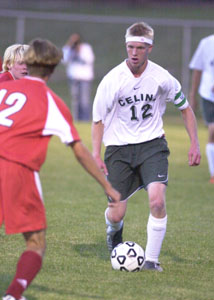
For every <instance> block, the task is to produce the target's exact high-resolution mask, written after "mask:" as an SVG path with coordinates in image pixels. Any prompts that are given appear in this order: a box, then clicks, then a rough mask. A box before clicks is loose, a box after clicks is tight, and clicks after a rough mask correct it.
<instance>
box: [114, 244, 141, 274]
mask: <svg viewBox="0 0 214 300" xmlns="http://www.w3.org/2000/svg"><path fill="white" fill-rule="evenodd" d="M144 260H145V252H144V249H143V248H142V247H141V246H140V245H138V244H137V243H135V242H130V241H126V242H124V243H121V244H119V245H117V246H116V247H115V248H114V249H113V250H112V252H111V265H112V268H113V269H114V270H120V271H126V272H138V271H140V270H141V269H142V268H143V263H144Z"/></svg>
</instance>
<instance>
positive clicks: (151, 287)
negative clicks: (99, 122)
mask: <svg viewBox="0 0 214 300" xmlns="http://www.w3.org/2000/svg"><path fill="white" fill-rule="evenodd" d="M76 126H77V128H78V130H79V132H80V135H81V136H82V139H83V141H84V143H85V144H86V145H87V146H88V147H89V148H90V149H91V137H90V135H91V128H90V124H87V123H77V124H76ZM165 131H166V134H167V139H168V143H169V147H170V149H171V155H170V158H169V161H170V167H169V171H170V178H169V186H168V188H167V211H168V229H167V234H166V237H165V240H164V243H163V247H162V251H161V255H160V261H161V263H162V266H163V268H164V272H163V273H158V274H157V273H153V272H145V271H142V272H139V273H126V272H120V271H113V270H112V268H111V264H110V259H109V253H108V251H107V248H106V244H105V224H104V210H105V208H106V198H105V195H104V193H103V191H102V189H101V188H100V186H99V185H98V184H97V183H96V182H95V181H94V180H93V179H92V178H91V177H90V176H89V175H88V174H87V173H85V172H84V171H83V169H82V168H81V167H80V166H79V165H78V163H77V162H76V160H75V159H74V155H73V153H72V152H71V150H70V148H67V147H65V146H64V145H62V144H61V142H60V141H59V140H58V138H53V139H52V141H51V143H50V147H49V151H48V156H47V160H46V163H45V165H44V166H43V168H42V170H41V180H42V185H43V192H44V198H45V205H46V208H47V218H48V225H49V226H48V230H47V243H48V247H47V252H46V256H45V260H44V264H43V268H42V270H41V272H40V273H39V274H38V276H37V278H36V279H35V280H34V281H33V283H32V285H31V286H30V288H29V289H28V290H27V291H26V292H25V295H26V297H27V298H28V300H36V299H41V300H56V299H57V300H65V299H66V300H85V299H94V300H97V299H100V300H101V299H103V300H129V299H130V300H133V299H136V300H181V299H182V300H213V295H214V288H213V283H212V279H213V277H214V254H213V249H214V240H213V231H214V225H213V218H214V211H213V200H214V186H213V185H210V184H208V180H209V174H208V168H207V162H206V156H205V153H204V149H205V144H206V138H207V129H206V128H205V127H204V125H203V123H202V122H201V121H199V139H200V142H201V151H202V162H201V165H200V166H199V167H189V166H188V164H187V151H188V146H189V140H188V137H187V134H186V132H185V129H184V127H183V125H182V124H181V120H180V118H179V117H177V118H174V117H173V118H171V117H166V118H165ZM148 214H149V210H148V201H147V195H146V193H145V192H144V191H140V192H138V193H136V194H135V195H134V196H133V197H132V198H131V199H130V201H129V204H128V211H127V215H126V217H125V227H124V239H125V240H133V241H136V242H137V243H139V244H140V245H141V246H143V247H145V245H146V224H147V219H148ZM0 245H1V247H0V292H1V294H2V293H3V292H4V290H5V289H6V287H7V285H8V284H9V282H10V280H11V279H12V277H13V274H14V269H15V264H16V262H17V259H18V257H19V255H20V253H21V252H22V251H23V249H24V242H23V238H22V236H20V235H16V236H6V235H5V234H4V231H3V228H1V229H0Z"/></svg>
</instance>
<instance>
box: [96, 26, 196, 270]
mask: <svg viewBox="0 0 214 300" xmlns="http://www.w3.org/2000/svg"><path fill="white" fill-rule="evenodd" d="M153 40H154V30H153V29H152V28H151V27H150V26H149V25H148V24H146V23H144V22H140V23H135V24H133V25H132V26H130V27H129V28H128V29H127V31H126V35H125V42H126V50H127V54H128V58H127V59H125V60H124V61H123V62H122V63H121V64H119V65H118V66H116V67H115V68H113V69H112V70H111V71H110V72H109V73H108V74H107V75H106V76H105V77H104V78H103V80H102V81H101V83H100V84H99V86H98V89H97V93H96V96H95V100H94V104H93V123H92V144H93V156H94V158H95V160H96V161H97V164H98V166H100V168H101V169H102V170H103V172H104V173H105V174H106V175H107V178H108V180H109V181H110V182H111V184H112V185H113V186H114V188H116V189H117V190H118V191H119V192H120V193H121V195H122V196H121V201H120V205H119V206H117V208H113V209H112V208H107V209H106V211H105V220H106V225H107V229H106V233H107V246H108V249H109V251H110V252H111V251H112V249H113V248H114V247H115V246H117V245H118V244H119V243H121V242H122V241H123V238H122V232H123V225H124V222H123V218H124V216H125V213H126V208H127V202H128V199H129V198H130V197H131V196H132V195H133V194H134V193H135V192H136V191H137V190H139V189H141V188H144V189H145V190H146V191H147V194H148V198H149V207H150V215H149V218H148V224H147V245H146V249H145V255H146V262H145V264H144V269H146V270H154V271H159V272H161V271H162V270H163V269H162V267H161V266H160V263H159V254H160V251H161V247H162V242H163V240H164V237H165V232H166V227H167V214H166V204H165V194H166V186H167V183H168V155H169V149H168V146H167V141H166V138H165V133H164V129H163V120H162V115H163V114H164V112H165V109H166V104H167V102H172V103H174V105H175V106H176V107H177V108H178V109H179V110H180V111H181V114H182V117H183V120H184V124H185V127H186V129H187V132H188V134H189V138H190V148H189V152H188V160H189V165H190V166H197V165H199V164H200V159H201V155H200V149H199V142H198V136H197V124H196V119H195V115H194V113H193V111H192V109H191V107H190V105H189V103H188V101H187V99H186V98H185V96H184V94H183V93H182V90H181V85H180V83H179V82H178V80H177V79H175V78H174V77H173V76H172V75H171V74H169V72H168V71H167V70H165V69H163V68H162V67H161V66H159V65H157V64H155V63H154V62H152V61H150V60H149V59H148V56H149V54H150V53H151V51H152V47H153ZM102 141H103V143H104V145H105V147H106V151H105V159H104V161H103V160H102V158H101V145H102ZM108 201H109V202H111V199H108Z"/></svg>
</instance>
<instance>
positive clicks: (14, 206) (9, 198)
mask: <svg viewBox="0 0 214 300" xmlns="http://www.w3.org/2000/svg"><path fill="white" fill-rule="evenodd" d="M3 223H4V224H5V231H6V233H7V234H14V233H24V232H29V231H37V230H41V229H45V228H46V226H47V225H46V215H45V207H44V203H43V200H42V190H41V185H40V179H39V175H38V173H37V172H35V171H32V170H30V169H28V168H26V167H24V166H22V165H20V164H17V163H14V162H11V161H8V160H5V159H3V158H1V157H0V227H1V226H2V224H3Z"/></svg>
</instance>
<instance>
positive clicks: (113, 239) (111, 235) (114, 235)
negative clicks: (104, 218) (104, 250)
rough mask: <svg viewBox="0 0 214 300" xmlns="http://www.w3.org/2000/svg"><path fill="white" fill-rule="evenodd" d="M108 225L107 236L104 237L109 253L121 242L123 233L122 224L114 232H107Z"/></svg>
mask: <svg viewBox="0 0 214 300" xmlns="http://www.w3.org/2000/svg"><path fill="white" fill-rule="evenodd" d="M109 229H110V228H109V226H108V227H107V230H106V232H107V237H106V242H107V247H108V250H109V252H110V253H111V252H112V250H113V249H114V248H115V247H116V246H117V245H118V244H120V243H122V242H123V237H122V233H123V226H122V227H121V229H120V230H118V231H116V232H112V231H111V232H108V231H110V230H109Z"/></svg>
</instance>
